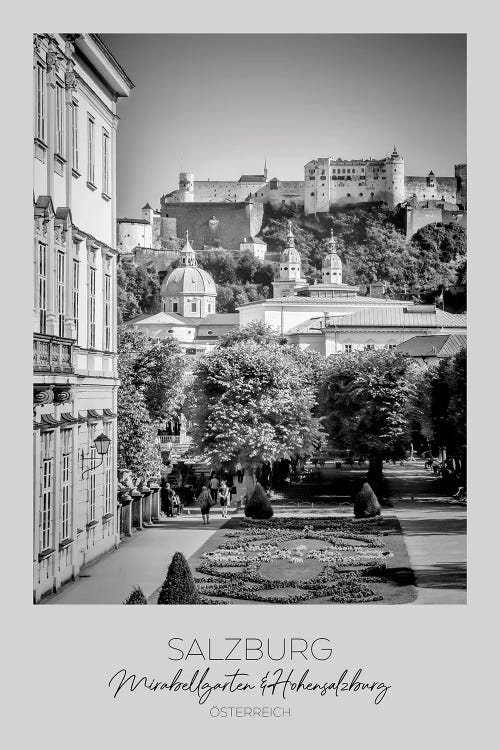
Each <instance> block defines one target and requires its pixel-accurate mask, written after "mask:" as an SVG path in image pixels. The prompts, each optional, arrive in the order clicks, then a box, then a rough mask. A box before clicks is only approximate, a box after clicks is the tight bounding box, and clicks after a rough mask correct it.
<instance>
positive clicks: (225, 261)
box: [196, 250, 236, 284]
mask: <svg viewBox="0 0 500 750" xmlns="http://www.w3.org/2000/svg"><path fill="white" fill-rule="evenodd" d="M196 259H197V262H198V265H199V266H200V267H201V268H203V269H204V270H205V271H207V272H208V273H209V274H211V276H212V277H213V279H214V281H215V283H216V284H234V283H235V281H236V263H235V261H234V258H233V255H232V254H231V253H230V252H229V251H228V250H199V251H198V252H197V253H196Z"/></svg>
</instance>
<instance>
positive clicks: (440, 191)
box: [405, 176, 457, 203]
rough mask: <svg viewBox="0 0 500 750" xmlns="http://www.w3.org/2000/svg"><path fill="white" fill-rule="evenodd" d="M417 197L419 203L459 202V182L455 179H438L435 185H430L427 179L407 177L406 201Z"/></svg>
mask: <svg viewBox="0 0 500 750" xmlns="http://www.w3.org/2000/svg"><path fill="white" fill-rule="evenodd" d="M413 197H416V198H417V200H419V201H425V200H445V201H448V202H449V203H456V202H457V181H456V179H455V177H436V178H435V184H434V185H429V184H428V182H427V177H411V176H408V177H405V200H410V199H411V198H413Z"/></svg>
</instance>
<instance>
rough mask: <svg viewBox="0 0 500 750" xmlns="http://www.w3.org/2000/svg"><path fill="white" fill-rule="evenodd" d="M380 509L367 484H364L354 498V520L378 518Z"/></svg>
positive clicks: (374, 495)
mask: <svg viewBox="0 0 500 750" xmlns="http://www.w3.org/2000/svg"><path fill="white" fill-rule="evenodd" d="M381 512H382V508H381V507H380V503H379V501H378V500H377V496H376V494H375V493H374V491H373V490H372V488H371V487H370V485H369V484H368V482H365V483H364V485H363V486H362V488H361V489H360V491H359V492H358V494H357V495H356V497H355V498H354V515H355V517H356V518H372V517H373V516H380V514H381Z"/></svg>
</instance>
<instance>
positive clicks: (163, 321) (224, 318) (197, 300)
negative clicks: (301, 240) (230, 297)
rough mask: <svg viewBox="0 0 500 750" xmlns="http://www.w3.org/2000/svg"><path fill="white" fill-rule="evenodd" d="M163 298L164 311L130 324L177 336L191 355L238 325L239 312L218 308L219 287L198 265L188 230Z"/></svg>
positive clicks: (160, 336) (209, 346)
mask: <svg viewBox="0 0 500 750" xmlns="http://www.w3.org/2000/svg"><path fill="white" fill-rule="evenodd" d="M161 298H162V310H161V312H159V313H155V314H154V315H139V316H138V317H137V318H133V319H132V320H129V321H128V323H126V325H128V326H131V327H133V328H135V329H136V330H139V331H142V332H143V333H145V334H147V335H148V336H150V337H151V338H156V339H164V338H175V339H176V340H177V341H178V342H179V344H180V346H181V348H182V350H183V351H184V354H185V355H186V356H187V357H189V358H191V359H193V358H196V357H199V356H200V355H201V354H203V353H205V352H207V351H210V349H212V348H213V347H214V346H215V345H216V344H217V341H218V340H219V337H220V336H221V335H222V334H223V333H226V332H227V331H230V330H231V329H232V328H235V327H236V326H237V325H238V313H217V312H216V303H217V287H216V285H215V282H214V280H213V278H212V276H211V275H210V274H209V273H208V272H207V271H205V270H203V268H200V267H199V266H198V263H197V260H196V253H195V251H194V249H193V247H192V245H191V243H190V242H189V234H188V233H186V241H185V244H184V247H183V248H182V250H181V252H180V265H179V266H178V268H174V269H173V271H171V272H170V274H169V275H168V276H167V277H166V278H165V279H164V281H163V284H162V287H161Z"/></svg>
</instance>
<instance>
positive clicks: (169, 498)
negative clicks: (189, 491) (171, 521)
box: [160, 479, 175, 518]
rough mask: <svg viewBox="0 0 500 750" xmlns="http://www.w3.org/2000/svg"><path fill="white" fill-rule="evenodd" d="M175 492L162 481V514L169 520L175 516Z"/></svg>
mask: <svg viewBox="0 0 500 750" xmlns="http://www.w3.org/2000/svg"><path fill="white" fill-rule="evenodd" d="M174 494H175V493H174V491H173V489H172V488H171V486H170V484H169V483H168V482H166V481H165V479H162V486H161V490H160V501H161V509H162V512H163V513H164V514H165V515H166V516H167V517H169V518H171V517H172V516H173V512H172V502H173V498H174Z"/></svg>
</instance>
